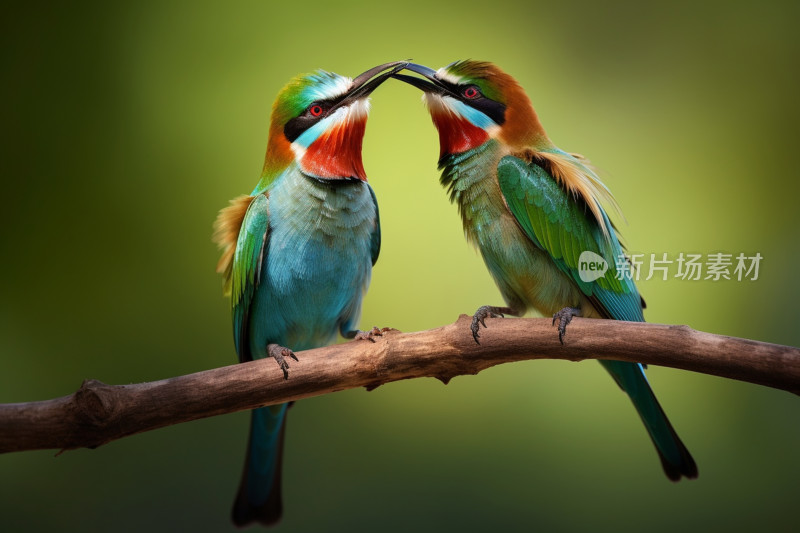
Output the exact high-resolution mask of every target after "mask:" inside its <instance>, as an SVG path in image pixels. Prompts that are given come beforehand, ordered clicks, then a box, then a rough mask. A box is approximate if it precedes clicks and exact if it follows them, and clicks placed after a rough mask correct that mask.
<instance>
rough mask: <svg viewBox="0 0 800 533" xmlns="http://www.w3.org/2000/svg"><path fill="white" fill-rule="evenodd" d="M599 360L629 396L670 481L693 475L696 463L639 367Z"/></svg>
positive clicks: (694, 474) (691, 477)
mask: <svg viewBox="0 0 800 533" xmlns="http://www.w3.org/2000/svg"><path fill="white" fill-rule="evenodd" d="M600 363H601V364H602V365H603V366H604V367H605V368H606V370H608V371H609V372H610V373H611V375H612V376H613V377H614V379H615V380H616V382H617V384H618V385H619V386H620V387H621V388H622V390H624V391H625V392H626V393H627V394H628V396H630V398H631V401H632V402H633V405H634V407H636V411H637V412H638V413H639V416H640V417H641V418H642V421H643V422H644V425H645V427H646V428H647V433H648V434H649V435H650V438H651V439H652V441H653V444H654V445H655V447H656V450H657V451H658V455H659V457H660V458H661V465H662V466H663V467H664V473H666V474H667V477H668V478H669V479H671V480H672V481H680V479H681V477H683V476H685V477H687V478H689V479H694V478H696V477H697V465H696V464H695V462H694V459H693V458H692V455H691V454H690V453H689V450H687V449H686V446H684V444H683V442H681V439H680V438H679V437H678V434H677V433H676V432H675V429H674V428H673V427H672V424H670V422H669V419H668V418H667V415H666V414H665V413H664V410H663V409H662V408H661V405H659V403H658V400H657V399H656V397H655V394H653V390H652V389H651V388H650V384H649V383H648V382H647V378H646V377H645V375H644V370H643V369H642V366H641V365H639V364H637V363H626V362H622V361H600Z"/></svg>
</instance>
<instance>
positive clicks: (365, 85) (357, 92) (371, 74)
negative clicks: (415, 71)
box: [343, 61, 408, 102]
mask: <svg viewBox="0 0 800 533" xmlns="http://www.w3.org/2000/svg"><path fill="white" fill-rule="evenodd" d="M406 65H408V61H392V62H391V63H384V64H383V65H378V66H377V67H372V68H371V69H369V70H368V71H366V72H363V73H361V74H359V75H358V76H356V77H355V79H353V86H352V87H351V88H350V92H348V93H347V94H346V95H345V97H344V100H343V101H349V102H352V101H353V100H358V99H359V98H364V97H366V96H369V94H370V93H372V91H374V90H375V89H377V88H378V86H379V85H380V84H381V83H383V82H385V81H386V80H388V79H389V78H390V77H391V76H392V75H394V74H395V73H396V72H400V71H401V70H403V69H404V68H406ZM381 73H383V74H381Z"/></svg>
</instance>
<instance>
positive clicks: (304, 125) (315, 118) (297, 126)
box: [283, 101, 333, 143]
mask: <svg viewBox="0 0 800 533" xmlns="http://www.w3.org/2000/svg"><path fill="white" fill-rule="evenodd" d="M315 107H319V108H320V112H319V113H318V114H316V115H315V114H314V113H313V112H312V110H313V109H314V108H315ZM332 107H333V103H332V102H329V101H320V102H313V103H312V104H311V105H309V106H308V107H306V108H305V110H303V112H302V113H301V114H300V115H298V116H296V117H294V118H293V119H291V120H289V122H287V123H286V125H285V126H284V127H283V134H284V135H285V136H286V140H288V141H289V142H290V143H292V142H294V141H295V140H296V139H297V138H298V137H300V135H302V134H303V132H304V131H306V130H307V129H308V128H310V127H311V126H313V125H314V124H316V123H317V122H319V121H320V120H322V119H323V118H325V117H326V116H327V114H328V111H329V110H330V109H331V108H332Z"/></svg>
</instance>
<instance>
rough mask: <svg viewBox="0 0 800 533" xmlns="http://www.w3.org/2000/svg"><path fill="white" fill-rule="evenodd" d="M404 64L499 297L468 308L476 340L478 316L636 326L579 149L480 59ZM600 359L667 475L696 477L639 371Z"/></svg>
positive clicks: (606, 198) (629, 285) (637, 302)
mask: <svg viewBox="0 0 800 533" xmlns="http://www.w3.org/2000/svg"><path fill="white" fill-rule="evenodd" d="M406 69H407V70H408V71H410V72H413V73H416V74H418V75H419V76H411V75H407V74H395V75H394V77H395V78H397V79H400V80H402V81H405V82H406V83H409V84H411V85H413V86H414V87H417V88H418V89H421V90H422V91H423V92H424V101H425V103H426V104H427V107H428V110H429V111H430V114H431V118H432V120H433V123H434V125H435V126H436V128H437V130H438V132H439V147H440V153H439V156H440V158H439V169H440V170H441V171H442V174H441V183H442V185H443V186H444V187H446V188H447V189H448V190H449V193H450V199H451V201H453V202H454V203H456V204H457V205H458V209H459V213H460V215H461V221H462V223H463V226H464V231H465V234H466V237H467V239H468V240H469V241H470V242H472V243H473V244H475V245H476V246H477V248H478V250H479V251H480V254H481V256H482V257H483V260H484V262H485V263H486V266H487V268H488V270H489V272H490V273H491V275H492V277H493V278H494V281H495V283H496V284H497V286H498V288H499V289H500V293H501V294H502V296H503V299H504V300H505V302H506V306H505V307H498V306H488V305H487V306H483V307H480V308H479V309H478V310H477V312H476V313H475V314H474V316H473V319H472V325H471V329H472V335H473V337H474V339H475V341H476V342H479V340H478V339H479V337H480V327H481V325H482V326H483V327H486V324H485V319H486V318H488V317H500V316H503V315H506V314H508V315H514V316H521V315H523V314H524V313H525V312H526V311H527V310H528V309H530V308H532V309H535V310H537V311H539V312H540V313H543V314H545V315H553V324H554V325H555V324H556V323H557V326H558V336H559V339H560V340H561V342H562V343H563V339H564V335H565V333H566V328H567V325H568V324H569V323H570V321H571V320H572V318H573V317H574V316H582V317H587V318H606V319H615V320H628V321H638V322H644V315H643V312H642V310H643V308H644V301H643V300H642V298H641V297H640V296H639V292H638V291H637V289H636V286H635V285H634V283H633V280H632V277H631V276H630V275H626V272H625V269H626V267H627V265H626V264H625V255H624V250H623V248H622V246H621V245H620V241H619V237H618V234H617V229H616V228H615V226H614V225H613V224H612V223H611V221H610V220H609V217H608V215H607V213H606V211H605V208H604V207H603V205H606V206H611V207H612V208H613V209H614V210H616V211H617V212H618V213H619V208H618V206H617V204H616V202H615V201H614V198H613V196H612V195H611V193H610V191H609V190H608V189H607V188H606V186H605V185H604V184H603V183H602V182H601V181H600V179H599V178H598V177H597V175H596V174H595V172H594V171H593V170H592V168H591V167H590V166H589V164H588V162H587V161H586V160H584V159H583V157H582V156H579V155H576V154H571V153H567V152H565V151H563V150H560V149H559V148H558V147H556V146H555V145H554V144H553V143H552V142H551V141H550V139H549V138H548V136H547V134H546V133H545V131H544V128H543V127H542V124H541V123H540V122H539V118H538V116H537V114H536V111H535V110H534V109H533V106H532V105H531V102H530V99H529V98H528V96H527V95H526V94H525V92H524V90H523V89H522V87H521V86H520V85H519V83H517V81H516V80H515V79H514V78H512V77H511V76H510V75H508V74H506V73H505V72H504V71H502V70H501V69H500V68H498V67H497V66H495V65H494V64H492V63H488V62H483V61H473V60H466V61H457V62H455V63H452V64H450V65H448V66H446V67H444V68H441V69H439V70H433V69H431V68H428V67H425V66H422V65H416V64H413V63H409V64H408V65H407V66H406ZM582 255H583V256H584V257H583V259H582V258H581V256H582ZM587 258H588V259H593V260H595V262H596V263H597V264H600V265H602V264H603V263H605V264H607V266H608V269H607V270H606V271H605V272H604V273H603V275H601V276H600V277H595V276H596V274H595V273H594V272H590V273H588V274H595V275H587V272H582V271H581V265H580V262H581V261H583V260H585V259H587ZM620 258H621V260H620ZM627 274H629V272H628V273H627ZM600 363H601V364H602V365H603V366H604V367H605V369H606V370H607V371H608V372H609V373H610V374H611V376H612V377H613V378H614V380H615V381H616V382H617V384H618V385H619V386H620V388H622V390H623V391H625V392H626V393H627V394H628V396H629V397H630V399H631V401H632V402H633V405H634V406H635V408H636V410H637V412H638V413H639V416H640V417H641V419H642V421H643V422H644V425H645V428H646V429H647V432H648V434H649V435H650V438H651V439H652V441H653V444H655V447H656V450H657V451H658V455H659V457H660V458H661V464H662V466H663V468H664V472H665V473H666V475H667V477H669V479H671V480H673V481H678V480H680V479H681V478H682V477H687V478H695V477H697V466H696V464H695V462H694V459H692V456H691V455H690V454H689V451H688V450H687V449H686V447H685V446H684V444H683V442H681V440H680V438H678V435H677V433H676V432H675V430H674V429H673V427H672V425H671V424H670V422H669V420H668V419H667V417H666V415H665V413H664V411H663V409H662V408H661V406H660V405H659V403H658V401H657V400H656V397H655V395H654V394H653V391H652V389H651V388H650V385H649V383H648V381H647V378H646V377H645V374H644V368H643V366H642V365H641V364H638V363H628V362H622V361H606V360H601V361H600Z"/></svg>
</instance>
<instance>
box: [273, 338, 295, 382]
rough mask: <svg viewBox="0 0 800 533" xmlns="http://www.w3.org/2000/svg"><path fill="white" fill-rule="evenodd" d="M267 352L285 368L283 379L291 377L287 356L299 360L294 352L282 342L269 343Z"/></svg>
mask: <svg viewBox="0 0 800 533" xmlns="http://www.w3.org/2000/svg"><path fill="white" fill-rule="evenodd" d="M267 353H269V355H270V357H272V358H273V359H275V361H276V362H277V363H278V366H279V367H281V370H283V379H289V363H288V362H287V361H286V358H287V357H291V358H292V359H294V360H295V361H299V359H298V358H297V356H296V355H295V354H294V352H293V351H291V350H290V349H289V348H286V347H285V346H281V345H280V344H267Z"/></svg>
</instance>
